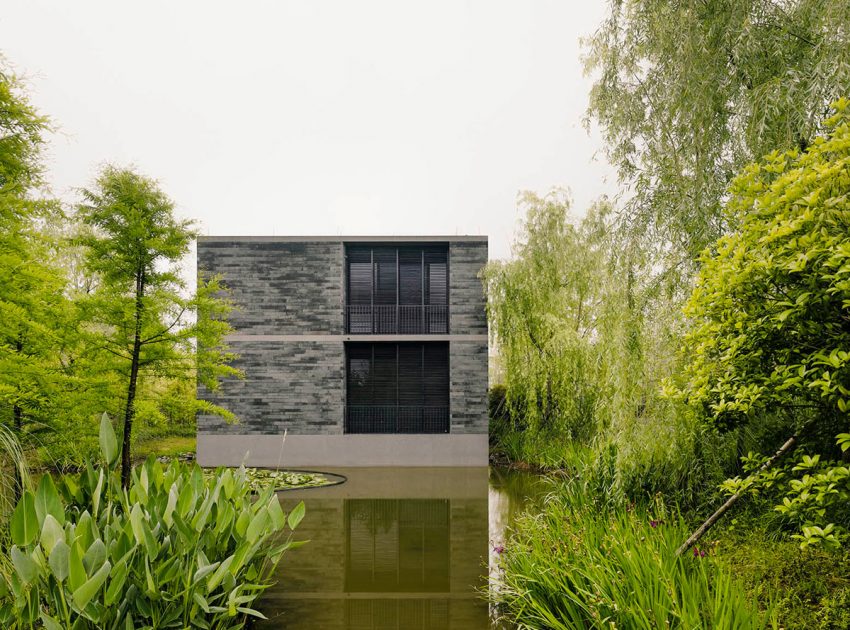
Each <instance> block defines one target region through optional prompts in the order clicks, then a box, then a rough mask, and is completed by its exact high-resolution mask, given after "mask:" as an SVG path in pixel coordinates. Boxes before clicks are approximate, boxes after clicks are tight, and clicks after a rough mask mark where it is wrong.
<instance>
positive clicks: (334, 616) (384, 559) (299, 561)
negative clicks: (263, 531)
mask: <svg viewBox="0 0 850 630" xmlns="http://www.w3.org/2000/svg"><path fill="white" fill-rule="evenodd" d="M390 470H391V473H390V475H389V476H390V477H392V479H388V478H387V477H388V475H387V472H388V469H371V470H364V471H361V472H356V473H355V472H352V476H351V478H350V481H349V483H347V484H344V485H342V486H338V487H336V488H329V489H323V490H319V491H318V492H319V495H318V496H317V494H315V493H314V491H305V492H304V493H303V494H302V495H301V497H304V498H305V500H306V503H307V516H306V517H305V519H304V522H303V523H302V525H301V526H300V527H299V529H298V531H297V538H303V539H309V540H310V541H311V542H310V543H309V544H308V545H306V546H304V547H301V548H299V549H297V550H295V551H294V552H292V553H290V554H288V555H286V556H285V557H284V559H283V561H282V563H281V565H280V574H279V576H278V579H279V583H278V584H277V585H276V586H275V587H274V588H273V589H272V590H271V591H270V592H268V593H267V594H266V596H265V597H264V598H263V600H262V609H263V611H264V613H265V614H267V615H268V616H269V617H270V618H271V619H270V622H269V623H268V624H267V625H266V626H264V627H286V628H290V629H296V630H297V629H299V628H322V629H327V630H337V629H338V630H342V629H345V630H378V629H381V630H384V629H390V628H392V629H405V630H406V629H420V630H437V629H440V630H443V629H454V628H457V629H463V630H477V629H484V628H487V627H488V626H487V619H488V618H487V605H486V603H485V602H483V601H482V600H481V599H480V596H479V594H478V593H477V592H476V588H479V587H481V586H482V585H483V577H482V576H483V575H484V574H485V573H486V558H487V546H488V545H487V541H488V516H487V507H488V504H487V470H486V468H466V469H453V468H445V469H437V470H434V469H431V470H430V471H428V470H423V469H406V470H407V471H408V472H405V470H400V469H390ZM363 473H365V474H363ZM299 498H300V497H299V496H294V497H293V498H289V495H287V497H286V498H285V499H284V506H285V507H287V506H289V505H291V504H293V503H294V502H295V501H297V500H298V499H299Z"/></svg>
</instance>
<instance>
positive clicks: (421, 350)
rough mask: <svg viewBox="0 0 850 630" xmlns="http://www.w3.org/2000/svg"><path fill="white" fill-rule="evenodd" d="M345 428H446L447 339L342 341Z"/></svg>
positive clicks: (362, 430) (418, 430) (377, 430)
mask: <svg viewBox="0 0 850 630" xmlns="http://www.w3.org/2000/svg"><path fill="white" fill-rule="evenodd" d="M346 393H347V405H346V422H345V430H346V432H347V433H448V432H449V345H448V343H444V342H429V343H349V344H346Z"/></svg>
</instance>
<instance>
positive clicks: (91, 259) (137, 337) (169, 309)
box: [78, 166, 237, 486]
mask: <svg viewBox="0 0 850 630" xmlns="http://www.w3.org/2000/svg"><path fill="white" fill-rule="evenodd" d="M82 195H83V199H84V201H83V203H81V204H80V206H79V208H78V214H79V217H80V219H81V221H82V223H83V225H84V226H86V227H87V228H89V230H90V231H89V232H88V233H87V234H84V235H83V236H82V237H81V243H82V244H83V245H84V246H85V248H86V257H85V266H86V269H87V271H88V273H90V274H92V275H96V276H97V277H98V286H97V288H96V289H95V290H94V291H93V292H92V294H91V295H90V296H89V297H88V298H87V299H86V300H85V303H84V304H83V309H84V313H85V320H86V321H87V330H88V332H89V333H90V334H91V336H92V338H93V339H101V340H102V342H101V343H100V344H99V345H100V348H101V349H102V350H103V351H104V352H105V353H107V354H108V355H110V356H111V357H113V360H114V361H115V367H116V368H118V369H120V370H121V372H122V374H124V378H125V379H126V380H125V386H126V389H125V403H124V408H123V417H124V427H123V437H122V446H121V476H122V480H123V483H124V485H125V486H126V485H127V483H128V482H129V479H130V466H131V462H130V446H131V437H132V429H133V419H134V416H135V413H136V403H137V397H138V391H139V379H140V375H141V374H142V373H143V372H148V373H150V374H152V375H158V376H168V377H175V376H181V375H182V376H183V377H185V376H186V375H187V374H189V375H192V377H194V376H195V375H197V378H198V380H199V381H200V382H202V383H203V384H205V385H206V386H207V387H208V388H209V389H212V390H214V389H215V388H216V386H217V383H218V378H219V377H221V376H225V375H229V374H236V373H237V371H236V370H235V369H233V368H232V367H230V366H229V365H228V363H229V361H230V360H232V359H233V356H234V355H232V354H231V353H230V352H229V351H228V350H227V348H226V346H225V345H224V343H223V339H224V336H225V335H226V334H228V332H229V331H230V327H229V325H228V324H227V322H226V315H227V313H228V311H229V303H228V302H227V301H226V300H225V299H223V298H222V297H219V296H218V294H219V293H220V292H221V290H222V287H221V286H220V284H219V282H218V280H217V279H215V278H213V279H210V280H209V281H204V279H203V278H199V280H198V291H197V293H196V294H195V295H194V296H190V297H186V296H185V295H184V294H185V288H186V287H185V281H184V280H183V279H182V277H181V276H180V270H179V262H180V260H181V259H182V258H183V257H184V256H185V255H186V254H187V253H188V251H189V246H190V244H191V242H192V240H193V239H194V238H195V232H194V229H193V226H192V222H191V221H186V220H181V219H178V218H176V217H175V216H174V204H173V202H172V201H171V200H170V199H169V198H168V197H167V196H166V195H165V193H163V192H162V190H160V188H159V186H158V184H157V183H156V182H155V181H154V180H152V179H149V178H147V177H144V176H142V175H140V174H138V173H136V172H135V171H133V170H131V169H120V168H116V167H113V166H107V167H106V168H104V169H103V170H102V171H101V173H100V175H99V176H98V178H97V179H96V181H95V186H94V187H93V188H91V189H85V190H83V191H82ZM196 353H197V354H196ZM205 408H206V409H207V411H218V412H219V413H222V414H225V415H227V412H226V411H225V410H222V409H218V408H214V407H212V406H211V405H208V404H207V405H206V407H205Z"/></svg>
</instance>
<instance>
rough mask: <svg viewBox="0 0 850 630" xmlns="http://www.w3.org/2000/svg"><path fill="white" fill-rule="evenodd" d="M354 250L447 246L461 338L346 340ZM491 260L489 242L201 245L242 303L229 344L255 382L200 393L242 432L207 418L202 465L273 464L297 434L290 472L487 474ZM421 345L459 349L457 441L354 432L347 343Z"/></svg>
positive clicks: (308, 240)
mask: <svg viewBox="0 0 850 630" xmlns="http://www.w3.org/2000/svg"><path fill="white" fill-rule="evenodd" d="M348 242H386V243H393V242H423V243H426V242H443V243H446V242H447V243H448V245H449V300H450V309H451V310H450V326H451V327H450V332H451V334H450V335H415V336H414V335H380V336H378V335H346V334H344V328H343V327H344V318H343V306H344V300H345V294H344V277H345V274H344V254H345V243H348ZM486 262H487V242H486V239H482V238H469V237H433V238H428V237H403V238H402V237H400V238H398V239H390V238H388V237H278V238H276V237H206V238H204V237H202V238H200V239H199V241H198V271H199V274H200V275H211V274H220V275H221V276H222V277H223V281H224V284H225V285H226V286H227V287H228V288H229V289H230V298H231V299H232V300H233V302H234V303H235V305H236V306H237V310H236V311H235V312H234V313H233V315H232V317H231V323H232V324H233V326H234V329H235V333H234V334H233V335H232V336H231V337H230V338H229V339H228V342H229V343H230V346H231V348H232V349H233V351H234V352H236V353H238V354H239V355H240V356H239V359H238V360H237V361H236V366H237V367H239V368H240V369H242V370H243V371H244V373H245V379H244V380H238V379H228V380H227V381H225V382H224V383H223V384H222V387H221V388H220V389H219V391H217V392H207V391H205V390H204V388H203V387H199V395H200V396H202V397H203V398H205V399H207V400H210V401H212V402H214V403H215V404H217V405H220V406H222V407H225V408H227V409H229V410H230V411H232V412H233V413H235V414H236V416H237V417H238V418H239V423H238V424H233V425H228V424H227V423H225V422H224V421H223V420H221V419H220V418H218V417H216V416H200V417H199V418H198V459H199V461H200V462H201V463H202V464H205V465H218V464H230V465H233V464H238V463H240V462H242V461H243V460H244V458H245V457H246V454H248V453H250V455H249V456H248V459H247V461H248V463H250V464H252V465H264V466H274V465H277V464H278V463H279V462H280V456H281V446H280V441H279V440H278V439H276V437H277V436H282V435H283V433H284V432H287V433H288V435H289V438H288V443H287V446H286V447H285V449H284V452H285V454H286V458H285V459H286V460H287V463H286V465H290V466H295V465H297V466H326V465H385V466H386V465H420V466H421V465H437V466H451V465H475V466H480V465H485V464H486V461H487V439H486V438H487V379H488V374H487V358H488V357H487V336H486V335H487V321H486V313H485V304H484V293H483V290H482V287H481V282H480V280H479V278H478V273H479V272H480V270H481V268H482V267H483V266H484V265H485V264H486ZM414 340H415V341H448V342H449V349H450V350H449V352H450V404H451V424H450V431H451V434H450V435H440V436H434V435H408V436H403V437H402V439H395V438H398V437H399V436H382V435H345V434H344V410H345V355H344V343H345V342H346V341H365V342H370V341H414ZM452 434H458V437H460V436H461V435H464V436H466V438H465V439H462V440H451V439H449V438H451V435H452ZM273 436H274V438H273ZM321 436H327V438H328V439H326V438H323V437H321ZM388 440H389V442H392V443H391V444H390V443H389V442H388ZM355 442H356V443H357V447H356V449H355V448H354V447H353V445H354V443H355Z"/></svg>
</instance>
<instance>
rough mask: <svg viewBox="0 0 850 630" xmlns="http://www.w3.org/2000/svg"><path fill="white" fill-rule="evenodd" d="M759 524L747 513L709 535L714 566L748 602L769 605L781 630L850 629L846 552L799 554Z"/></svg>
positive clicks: (807, 551) (752, 513) (808, 551)
mask: <svg viewBox="0 0 850 630" xmlns="http://www.w3.org/2000/svg"><path fill="white" fill-rule="evenodd" d="M761 516H762V519H763V515H761ZM762 519H760V518H759V514H758V513H757V511H756V510H747V511H746V512H744V513H742V514H740V515H738V516H737V517H735V518H733V519H731V520H730V522H729V523H726V524H724V526H723V527H721V528H720V529H719V530H718V531H715V532H712V538H713V539H714V540H715V541H716V549H717V558H718V562H720V563H721V564H722V565H724V566H725V567H726V568H727V569H728V570H729V571H730V572H732V573H733V574H734V575H735V576H736V577H737V578H738V580H739V581H740V582H741V584H742V586H743V588H744V590H745V592H746V593H747V597H748V598H749V599H750V600H751V601H756V602H759V603H760V604H761V605H762V606H764V605H766V604H767V603H768V602H771V603H772V605H773V607H774V610H775V613H776V616H777V618H778V619H779V621H780V623H781V626H782V627H783V628H785V629H786V630H846V629H847V628H850V551H848V550H847V549H844V550H839V551H836V552H834V551H826V550H821V549H815V548H808V549H805V550H803V549H800V547H799V545H798V544H797V543H796V542H793V541H790V540H786V539H784V538H783V537H782V536H781V535H779V534H778V533H777V531H776V530H775V528H770V527H767V526H764V525H760V524H759V520H762Z"/></svg>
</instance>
